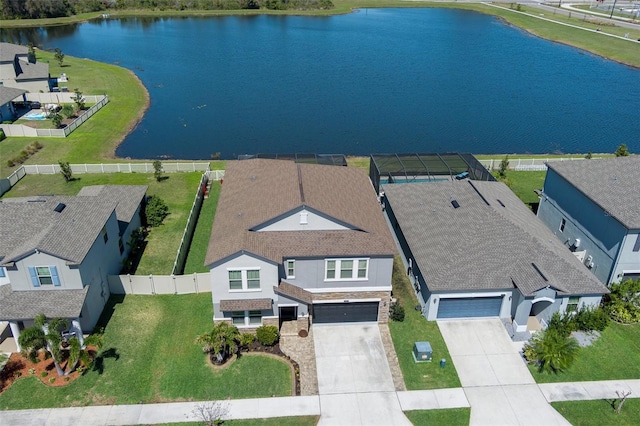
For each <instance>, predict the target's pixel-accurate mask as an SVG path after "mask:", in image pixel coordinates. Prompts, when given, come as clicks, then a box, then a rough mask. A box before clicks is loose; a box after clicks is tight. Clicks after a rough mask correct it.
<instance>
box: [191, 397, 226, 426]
mask: <svg viewBox="0 0 640 426" xmlns="http://www.w3.org/2000/svg"><path fill="white" fill-rule="evenodd" d="M227 404H228V402H225V403H222V402H221V401H209V402H201V403H198V404H196V406H195V407H194V408H193V410H192V411H191V414H192V415H193V416H194V417H195V418H196V419H198V420H200V421H202V422H204V424H205V425H206V426H213V425H220V424H223V422H224V421H223V420H222V418H223V417H225V416H227V414H228V413H229V406H228V405H227Z"/></svg>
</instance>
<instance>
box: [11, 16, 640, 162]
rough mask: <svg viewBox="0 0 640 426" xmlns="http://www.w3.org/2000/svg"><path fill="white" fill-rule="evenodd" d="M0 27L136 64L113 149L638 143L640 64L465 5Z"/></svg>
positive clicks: (133, 153)
mask: <svg viewBox="0 0 640 426" xmlns="http://www.w3.org/2000/svg"><path fill="white" fill-rule="evenodd" d="M0 37H1V38H2V39H3V40H4V41H22V42H24V43H26V42H27V41H28V40H32V41H34V42H35V43H36V44H37V45H39V46H41V47H43V48H50V49H53V48H56V47H57V48H60V49H62V51H63V52H64V53H65V54H67V55H71V56H76V57H81V58H82V57H87V58H91V59H95V60H98V61H101V62H106V63H117V64H119V65H121V66H123V67H126V68H128V69H131V70H132V71H133V72H135V73H136V74H137V75H138V76H139V77H140V79H141V80H142V81H143V82H144V84H145V85H146V87H147V88H148V90H149V92H150V95H151V106H150V108H149V110H148V111H147V113H146V115H145V117H144V119H143V120H142V121H141V123H140V124H139V125H138V127H137V128H136V129H135V130H134V131H133V132H132V133H131V134H130V135H129V136H128V137H127V138H126V140H125V141H124V142H123V144H122V145H121V146H120V147H119V148H118V150H117V154H118V155H119V156H122V157H131V158H178V159H209V158H211V155H212V154H215V153H220V155H221V156H222V158H234V157H235V156H237V155H239V154H247V153H249V154H252V153H258V152H260V153H285V152H297V153H302V152H315V153H344V154H359V155H363V154H364V155H366V154H369V153H372V152H376V153H384V152H443V151H460V152H473V153H488V154H490V153H512V152H518V153H525V152H530V153H554V152H562V153H574V152H587V151H592V152H613V151H614V150H615V149H616V147H617V146H618V145H620V144H621V143H626V144H628V146H629V148H630V150H631V151H638V150H639V149H640V147H638V146H637V142H636V141H637V128H638V115H637V114H638V111H639V110H640V108H639V106H640V96H639V95H640V89H639V87H640V86H639V85H638V81H640V80H639V77H640V71H638V70H636V69H633V68H631V67H627V66H624V65H620V64H617V63H615V62H612V61H608V60H605V59H602V58H600V57H597V56H594V55H591V54H589V53H586V52H583V51H580V50H578V49H574V48H571V47H567V46H564V45H561V44H557V43H553V42H550V41H546V40H543V39H540V38H537V37H534V36H531V35H529V34H528V33H526V32H524V31H522V30H519V29H517V28H514V27H512V26H509V25H507V24H505V23H503V22H501V21H500V20H498V19H496V18H494V17H491V16H487V15H482V14H479V13H475V12H470V11H461V10H448V9H368V10H367V9H363V10H360V11H359V12H356V13H352V14H348V15H340V16H332V17H300V16H287V17H284V16H227V17H211V18H164V19H160V18H156V19H140V18H137V19H120V20H111V19H105V20H98V21H92V22H88V23H83V24H76V25H68V26H62V27H52V28H33V29H15V30H7V29H2V30H0ZM68 74H69V77H70V78H71V81H72V80H73V74H72V73H68ZM111 107H115V108H117V105H115V104H114V105H112V106H111Z"/></svg>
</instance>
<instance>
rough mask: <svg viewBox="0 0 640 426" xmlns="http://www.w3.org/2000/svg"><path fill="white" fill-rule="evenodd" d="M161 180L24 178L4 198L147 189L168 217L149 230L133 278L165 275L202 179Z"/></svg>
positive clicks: (177, 176)
mask: <svg viewBox="0 0 640 426" xmlns="http://www.w3.org/2000/svg"><path fill="white" fill-rule="evenodd" d="M3 143H4V142H3ZM0 145H2V144H0ZM165 176H166V177H168V179H166V180H163V181H162V182H156V180H155V179H154V177H153V174H147V173H110V174H82V175H76V176H75V177H76V180H74V181H72V182H68V183H67V182H65V181H64V179H63V178H62V176H61V175H27V176H25V177H24V178H23V179H22V180H20V182H18V184H17V185H16V186H14V187H13V188H11V190H10V191H9V192H7V193H6V194H5V195H4V196H5V197H24V196H30V195H38V194H56V195H76V194H77V193H78V191H80V189H81V188H82V187H83V186H87V185H103V184H111V185H148V186H149V190H148V192H147V194H149V195H157V196H159V197H161V198H162V199H164V201H165V202H166V203H167V205H168V206H169V212H170V214H169V216H168V217H167V218H166V219H165V221H164V223H163V224H162V225H161V226H160V227H158V228H153V230H152V231H151V233H150V234H149V237H148V239H147V246H146V248H145V250H144V254H143V256H142V260H141V261H140V265H139V266H138V270H137V271H136V274H140V275H144V274H151V273H153V274H157V275H162V274H166V275H168V274H170V273H171V269H172V268H173V262H174V260H175V258H176V253H177V251H178V247H179V245H180V240H181V239H182V233H183V232H184V227H185V226H186V224H187V218H188V216H189V211H190V210H191V204H192V203H193V197H194V196H195V193H196V190H197V189H198V184H199V183H200V178H201V176H202V175H201V174H200V173H197V172H196V173H166V174H165ZM203 259H204V257H203Z"/></svg>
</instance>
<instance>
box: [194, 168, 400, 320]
mask: <svg viewBox="0 0 640 426" xmlns="http://www.w3.org/2000/svg"><path fill="white" fill-rule="evenodd" d="M395 253H396V249H395V245H394V242H393V239H392V237H391V233H390V232H389V229H388V227H387V225H386V222H385V220H384V217H383V215H382V212H381V209H380V205H379V203H378V200H377V197H376V193H375V191H374V189H373V186H372V184H371V182H370V181H369V179H368V178H367V175H366V174H365V173H364V172H363V171H362V170H359V169H354V168H348V167H336V166H324V165H316V164H296V163H294V162H291V161H284V160H264V159H252V160H243V161H233V162H229V163H227V170H226V172H225V178H224V184H223V186H222V191H221V193H220V200H219V204H218V209H217V211H216V216H215V219H214V222H213V230H212V232H211V240H210V243H209V249H208V252H207V256H206V262H205V263H206V265H207V266H209V268H210V270H211V286H212V297H213V319H214V322H218V321H230V322H232V323H233V324H235V325H237V326H238V328H240V329H252V328H255V327H258V326H260V325H262V324H271V325H278V323H279V320H280V321H285V320H296V321H298V327H299V329H308V327H309V324H310V322H315V323H328V322H350V321H378V322H386V321H387V320H388V312H389V303H390V291H391V273H392V269H393V256H394V254H395Z"/></svg>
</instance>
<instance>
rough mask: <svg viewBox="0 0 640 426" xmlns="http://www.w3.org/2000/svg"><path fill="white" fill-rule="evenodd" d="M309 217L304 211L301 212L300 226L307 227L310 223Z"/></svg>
mask: <svg viewBox="0 0 640 426" xmlns="http://www.w3.org/2000/svg"><path fill="white" fill-rule="evenodd" d="M308 215H309V214H308V213H307V212H306V211H304V210H303V211H301V212H300V225H307V224H308V223H309V218H308Z"/></svg>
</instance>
